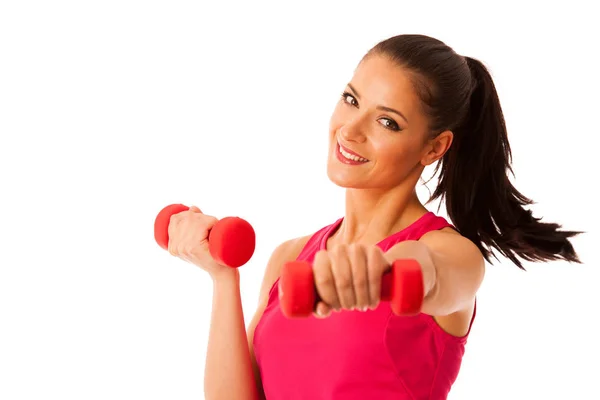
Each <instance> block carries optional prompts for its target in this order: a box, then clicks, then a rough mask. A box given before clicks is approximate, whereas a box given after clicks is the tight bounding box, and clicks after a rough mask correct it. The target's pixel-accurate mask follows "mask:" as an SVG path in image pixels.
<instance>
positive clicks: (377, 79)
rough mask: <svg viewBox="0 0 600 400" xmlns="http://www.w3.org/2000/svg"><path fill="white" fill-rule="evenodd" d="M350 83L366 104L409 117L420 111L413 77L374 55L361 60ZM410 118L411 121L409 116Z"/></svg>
mask: <svg viewBox="0 0 600 400" xmlns="http://www.w3.org/2000/svg"><path fill="white" fill-rule="evenodd" d="M351 83H352V86H354V87H355V88H356V90H357V91H358V92H359V95H360V96H361V100H362V101H363V102H365V101H366V102H369V103H374V104H378V105H383V106H388V107H393V108H399V109H400V111H401V112H402V113H406V114H413V113H414V112H415V111H416V110H417V108H416V106H417V105H418V101H419V99H418V97H417V94H416V92H415V90H414V87H413V83H412V81H411V75H410V74H409V73H408V72H407V71H406V70H405V69H403V68H402V67H400V66H399V65H398V64H397V63H395V62H393V61H391V60H389V59H388V58H386V57H384V56H379V55H371V56H369V57H367V58H365V59H364V60H362V61H361V63H360V64H359V65H358V66H357V68H356V70H355V71H354V75H353V77H352V81H351ZM407 118H408V119H409V120H410V117H409V116H408V115H407Z"/></svg>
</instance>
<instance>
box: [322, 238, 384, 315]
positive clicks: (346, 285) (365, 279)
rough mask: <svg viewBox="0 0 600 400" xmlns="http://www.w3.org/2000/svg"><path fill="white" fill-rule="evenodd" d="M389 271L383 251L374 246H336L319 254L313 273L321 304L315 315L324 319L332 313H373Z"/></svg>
mask: <svg viewBox="0 0 600 400" xmlns="http://www.w3.org/2000/svg"><path fill="white" fill-rule="evenodd" d="M389 269H390V265H389V262H388V261H387V260H386V258H385V257H384V252H383V251H382V250H381V249H380V248H379V247H378V246H376V245H372V246H367V245H363V244H350V245H338V246H334V247H333V248H332V249H330V250H321V251H319V252H318V253H317V254H316V255H315V259H314V261H313V274H314V279H315V286H316V289H317V293H318V294H319V297H320V298H321V301H319V302H318V303H317V306H316V308H315V312H314V315H315V316H316V317H318V318H324V317H328V316H329V315H330V314H331V311H332V310H334V311H340V310H342V309H344V310H360V311H366V310H367V309H371V310H374V309H375V308H377V306H378V305H379V302H380V299H381V278H382V276H383V274H384V273H385V272H386V271H387V270H389Z"/></svg>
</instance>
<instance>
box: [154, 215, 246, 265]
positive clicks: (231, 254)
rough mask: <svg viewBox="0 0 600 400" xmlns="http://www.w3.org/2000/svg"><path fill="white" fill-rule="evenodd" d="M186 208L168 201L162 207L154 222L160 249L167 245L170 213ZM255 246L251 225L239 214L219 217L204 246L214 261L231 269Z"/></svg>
mask: <svg viewBox="0 0 600 400" xmlns="http://www.w3.org/2000/svg"><path fill="white" fill-rule="evenodd" d="M189 209H190V208H189V207H188V206H185V205H183V204H171V205H168V206H166V207H165V208H163V209H162V210H161V211H160V212H159V213H158V215H157V216H156V219H155V221H154V239H155V240H156V243H157V244H158V245H159V246H160V247H162V248H163V249H164V250H167V249H168V248H169V222H170V221H171V216H172V215H174V214H178V213H180V212H183V211H187V210H189ZM255 246H256V235H255V232H254V229H253V228H252V225H250V224H249V223H248V222H247V221H245V220H243V219H242V218H239V217H225V218H223V219H221V220H219V221H218V222H217V223H216V224H215V225H214V226H213V227H212V229H211V230H210V232H209V234H208V249H209V251H210V254H211V256H212V257H213V258H214V259H215V261H217V262H219V263H220V264H223V265H227V266H229V267H232V268H238V267H241V266H242V265H244V264H246V263H247V262H248V261H249V260H250V258H252V255H253V254H254V249H255Z"/></svg>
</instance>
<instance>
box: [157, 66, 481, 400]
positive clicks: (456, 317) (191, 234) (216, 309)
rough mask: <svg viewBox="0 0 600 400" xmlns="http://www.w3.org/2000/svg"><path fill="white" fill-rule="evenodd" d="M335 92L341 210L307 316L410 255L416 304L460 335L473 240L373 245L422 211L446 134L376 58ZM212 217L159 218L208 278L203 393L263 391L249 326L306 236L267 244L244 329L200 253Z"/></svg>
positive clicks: (330, 169)
mask: <svg viewBox="0 0 600 400" xmlns="http://www.w3.org/2000/svg"><path fill="white" fill-rule="evenodd" d="M345 91H347V92H348V94H347V95H344V96H341V97H340V100H339V102H338V104H337V105H336V107H335V109H334V111H333V114H332V116H331V121H330V127H329V155H328V164H327V174H328V176H329V178H330V179H331V181H332V182H333V183H334V184H336V185H339V186H341V187H344V188H346V207H345V208H346V210H345V214H344V220H343V222H342V224H341V226H340V227H339V228H338V229H337V230H336V232H335V233H334V234H333V235H332V236H331V237H330V239H329V240H328V242H327V249H326V250H324V251H320V252H318V253H317V255H316V257H315V261H314V263H313V269H314V275H315V285H316V287H317V291H318V292H319V295H320V297H321V298H322V300H323V301H322V302H320V303H319V304H318V305H317V309H316V312H315V315H316V316H318V317H319V318H327V316H329V315H331V312H332V311H334V310H341V309H346V310H357V309H358V310H362V309H365V308H374V307H376V306H377V304H378V303H379V288H380V283H381V276H382V275H383V274H384V273H385V272H386V271H387V270H388V269H389V268H390V265H391V264H392V262H393V261H394V260H396V259H399V258H413V259H416V260H417V261H418V262H419V264H420V265H421V268H422V272H423V277H424V285H425V298H424V302H423V307H422V310H421V311H422V312H423V313H426V314H429V315H432V316H433V317H434V319H435V320H436V322H437V323H438V325H440V327H442V329H444V330H445V331H446V332H448V333H450V334H452V335H455V336H463V335H465V334H466V333H467V330H468V327H469V323H470V320H471V317H472V314H473V307H474V302H475V295H476V293H477V290H478V288H479V287H480V285H481V282H482V280H483V276H484V259H483V256H482V255H481V253H480V252H479V250H478V248H477V247H476V246H475V245H474V244H473V243H472V242H470V241H469V240H468V239H466V238H464V237H463V236H461V235H460V234H458V233H457V232H456V231H454V230H453V229H451V228H445V229H442V230H438V231H433V232H429V233H427V234H425V235H423V237H422V238H421V239H420V240H418V241H404V242H401V243H398V244H397V245H395V246H394V247H392V248H391V249H390V250H389V251H387V252H386V253H383V252H382V251H381V250H380V249H379V248H378V247H377V246H376V243H378V242H379V241H381V240H382V239H384V238H385V237H387V236H389V235H391V234H393V233H395V232H398V231H400V230H402V229H404V228H406V227H407V226H409V225H410V224H412V223H413V222H415V221H416V220H417V219H418V218H420V217H421V216H423V215H424V214H425V213H427V212H428V210H427V209H426V208H425V207H424V206H423V205H422V204H421V203H420V202H419V199H418V197H417V194H416V190H415V187H416V184H417V182H418V180H419V178H420V176H421V173H422V172H423V170H424V168H425V167H426V166H428V165H431V164H432V163H434V162H436V161H437V160H439V159H440V158H441V157H442V156H443V155H444V153H445V152H446V151H448V149H449V148H450V146H451V144H452V138H453V134H452V132H451V131H446V132H443V133H441V134H440V135H438V136H437V137H435V138H431V137H430V136H429V132H428V129H427V127H428V123H427V118H426V117H425V115H424V114H423V113H422V111H421V109H420V102H419V99H418V97H417V96H416V93H415V92H414V90H413V87H412V83H411V81H410V74H409V73H408V72H407V71H405V70H403V69H402V68H400V67H399V66H397V65H396V64H394V63H393V62H391V61H389V60H388V59H386V58H385V57H381V56H377V55H374V56H370V57H368V58H366V59H364V60H363V61H362V62H361V63H360V64H359V65H358V67H357V69H356V71H355V73H354V75H353V77H352V79H351V81H350V82H349V86H348V87H346V89H345ZM380 106H384V107H388V108H392V109H395V110H397V111H399V112H400V113H401V114H402V115H403V116H404V117H401V116H400V115H398V114H395V113H393V112H391V111H389V110H382V109H380ZM338 142H339V143H341V144H342V145H343V146H344V147H346V148H347V149H350V150H351V151H354V152H355V153H358V154H360V155H361V156H362V157H364V158H366V159H368V160H369V161H368V162H366V163H363V164H361V165H347V164H344V163H342V162H341V161H340V160H339V159H338V158H337V155H336V151H337V149H336V148H337V143H338ZM216 221H217V220H216V218H214V217H211V216H208V215H205V214H204V213H202V211H201V210H199V209H198V208H196V207H192V208H191V209H190V210H189V211H185V212H182V213H180V214H177V215H175V216H173V217H172V218H171V224H170V225H169V237H170V239H169V252H170V253H171V254H172V255H173V256H176V257H179V258H181V259H183V260H185V261H187V262H189V263H192V264H194V265H197V266H199V267H201V268H202V269H204V270H206V271H207V272H208V273H209V275H210V276H211V278H212V280H213V283H214V285H213V287H214V292H213V308H212V316H211V328H210V333H209V344H208V351H207V357H206V367H205V380H204V382H205V396H206V398H207V399H229V398H239V399H251V400H256V399H264V393H263V390H262V382H261V377H260V373H259V371H258V367H257V364H256V358H255V355H254V351H253V350H254V349H253V344H252V343H253V338H254V331H255V329H256V326H257V324H258V322H259V320H260V318H261V317H262V314H263V312H264V310H265V308H266V305H267V302H268V295H269V291H270V289H271V287H272V285H273V283H274V282H275V280H276V279H277V278H278V277H279V275H280V273H281V267H282V266H283V265H284V264H285V262H287V261H292V260H294V259H295V258H296V257H297V256H298V254H299V253H300V251H301V250H302V248H303V247H304V245H305V244H306V242H307V241H308V239H309V238H310V235H308V236H304V237H299V238H295V239H291V240H288V241H285V242H283V243H282V244H280V245H279V246H278V247H277V248H276V249H275V251H274V252H273V254H272V255H271V258H270V259H269V262H268V264H267V267H266V269H265V274H264V277H263V281H262V286H261V289H260V295H259V302H258V306H257V309H256V312H255V314H254V316H253V318H252V320H251V321H250V324H249V326H248V329H247V330H246V329H245V326H244V316H243V312H242V306H241V299H240V292H239V289H240V286H239V272H238V270H237V269H232V268H229V267H226V266H223V265H219V264H218V263H216V262H215V261H214V260H212V258H211V257H210V254H209V253H208V242H207V237H208V232H209V230H210V228H211V227H212V226H213V225H214V224H215V223H216Z"/></svg>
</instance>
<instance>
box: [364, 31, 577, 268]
mask: <svg viewBox="0 0 600 400" xmlns="http://www.w3.org/2000/svg"><path fill="white" fill-rule="evenodd" d="M373 54H376V55H381V56H385V57H388V58H389V59H390V60H392V61H393V62H395V63H397V64H398V65H399V66H400V67H402V68H404V69H406V70H407V71H409V73H410V74H411V75H412V77H413V84H414V87H415V90H416V92H417V94H418V96H419V97H420V99H421V100H422V107H423V111H424V113H425V114H426V115H427V116H428V118H429V129H430V133H431V135H432V137H435V136H437V135H438V134H440V133H441V132H443V131H445V130H451V131H452V132H453V133H454V139H453V142H452V145H451V146H450V148H449V149H448V151H447V152H446V154H444V156H443V157H442V159H441V160H440V161H439V163H438V164H437V165H436V167H435V170H434V176H435V174H437V173H438V172H439V183H438V185H437V187H436V189H435V191H434V192H433V194H432V195H431V197H430V199H429V200H428V202H427V203H429V202H431V201H433V200H435V199H437V198H440V199H441V200H444V199H445V201H446V208H447V212H448V216H449V217H450V219H451V220H452V223H453V224H454V226H455V227H456V228H457V229H458V231H459V232H460V233H461V234H462V235H463V236H465V237H467V238H468V239H470V240H471V241H473V242H474V243H475V244H476V245H477V247H479V249H480V250H481V252H482V253H483V255H484V257H485V259H486V261H488V262H490V256H492V255H493V256H494V258H496V259H498V257H497V256H496V255H495V254H494V253H493V252H492V250H493V249H496V250H497V251H498V252H499V253H501V254H502V255H503V256H505V257H507V258H508V259H510V260H511V261H512V262H513V263H515V264H516V265H517V266H518V267H519V268H521V269H525V268H524V267H523V265H522V263H521V262H520V261H519V259H518V258H517V257H520V258H522V259H524V260H528V261H549V260H558V259H563V260H566V261H570V262H577V263H580V262H581V261H580V260H579V258H578V256H577V254H576V252H575V250H574V249H573V246H572V244H571V243H570V242H569V238H570V237H572V236H575V235H577V234H579V233H581V232H574V231H561V230H559V229H560V228H561V225H559V224H556V223H548V222H541V218H536V217H534V216H533V215H532V212H531V211H530V210H526V209H525V208H524V206H527V205H530V204H533V201H532V200H530V199H529V198H527V197H525V196H524V195H523V194H521V193H520V192H519V191H518V190H517V189H516V188H515V187H514V186H513V185H512V183H511V182H510V180H509V175H508V172H510V173H512V174H513V176H514V172H513V170H512V166H511V162H512V159H511V157H512V156H511V150H510V145H509V142H508V136H507V132H506V125H505V122H504V116H503V113H502V108H501V107H500V100H499V99H498V94H497V93H496V87H495V85H494V82H493V80H492V77H491V75H490V73H489V71H488V70H487V68H486V67H485V66H484V65H483V64H482V63H481V62H480V61H479V60H476V59H473V58H470V57H463V56H461V55H459V54H457V53H456V52H455V51H454V50H453V49H452V48H450V47H449V46H447V45H446V44H444V43H443V42H441V41H440V40H437V39H435V38H432V37H429V36H425V35H399V36H394V37H391V38H389V39H387V40H384V41H382V42H380V43H378V44H377V45H376V46H375V47H373V48H372V49H371V50H370V51H369V52H368V53H367V55H366V56H365V58H367V57H369V56H370V55H373Z"/></svg>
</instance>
